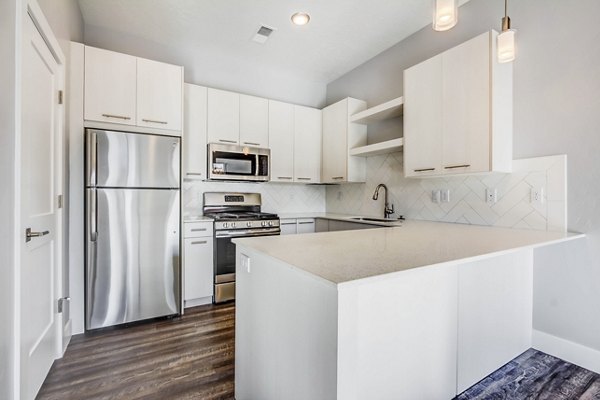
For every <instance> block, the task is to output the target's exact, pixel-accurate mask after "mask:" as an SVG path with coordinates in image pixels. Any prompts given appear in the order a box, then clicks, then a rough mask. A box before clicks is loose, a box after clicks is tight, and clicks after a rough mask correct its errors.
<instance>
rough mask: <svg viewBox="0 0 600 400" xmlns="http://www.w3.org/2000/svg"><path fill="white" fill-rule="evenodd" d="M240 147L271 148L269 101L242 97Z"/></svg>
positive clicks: (242, 95) (246, 96)
mask: <svg viewBox="0 0 600 400" xmlns="http://www.w3.org/2000/svg"><path fill="white" fill-rule="evenodd" d="M240 145H242V146H253V147H263V148H268V147H269V101H268V100H267V99H263V98H260V97H254V96H248V95H245V94H241V95H240Z"/></svg>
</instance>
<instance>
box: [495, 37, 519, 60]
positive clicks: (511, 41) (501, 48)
mask: <svg viewBox="0 0 600 400" xmlns="http://www.w3.org/2000/svg"><path fill="white" fill-rule="evenodd" d="M515 33H516V32H515V30H514V29H507V30H505V31H502V33H500V34H499V35H498V62H499V63H507V62H511V61H513V60H514V59H515V57H516V49H515Z"/></svg>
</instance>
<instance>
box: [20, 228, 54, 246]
mask: <svg viewBox="0 0 600 400" xmlns="http://www.w3.org/2000/svg"><path fill="white" fill-rule="evenodd" d="M49 233H50V231H43V232H33V231H32V230H31V228H27V229H25V243H28V242H31V239H32V238H37V237H42V236H46V235H48V234H49Z"/></svg>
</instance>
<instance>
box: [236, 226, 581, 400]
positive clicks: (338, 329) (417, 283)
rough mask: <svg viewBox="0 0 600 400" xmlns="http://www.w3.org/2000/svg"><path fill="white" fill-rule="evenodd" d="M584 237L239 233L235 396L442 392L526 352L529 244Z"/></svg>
mask: <svg viewBox="0 0 600 400" xmlns="http://www.w3.org/2000/svg"><path fill="white" fill-rule="evenodd" d="M582 237H583V235H580V234H572V233H562V232H541V231H528V230H514V229H503V228H493V227H481V226H471V225H459V224H446V223H436V222H425V221H414V220H409V221H405V222H404V223H403V226H401V227H393V228H381V229H367V230H361V231H342V232H324V233H315V234H306V235H292V236H281V237H268V238H245V239H239V240H237V239H236V240H235V243H236V244H237V267H236V275H237V288H236V290H237V293H236V295H237V299H238V301H237V310H236V357H235V359H236V371H237V372H236V378H235V392H236V398H237V399H238V400H246V399H264V400H269V399H283V398H285V399H319V400H321V399H323V400H326V399H344V400H347V399H350V400H353V399H365V398H369V399H392V398H393V399H417V398H418V399H451V398H453V397H454V396H455V395H456V394H457V393H460V392H462V391H463V390H464V389H466V388H468V387H469V386H471V385H473V384H474V383H476V382H478V381H479V380H481V379H482V378H484V377H485V376H486V375H488V374H489V373H491V372H493V371H494V370H496V369H497V368H499V367H500V366H502V365H503V364H505V363H506V362H508V361H510V360H511V359H512V358H514V357H515V356H517V355H518V354H520V353H522V352H523V351H525V350H527V349H528V348H530V347H531V343H532V341H531V335H532V302H533V253H534V249H535V248H537V247H541V246H548V245H552V244H556V243H560V242H564V241H569V240H576V239H580V238H582Z"/></svg>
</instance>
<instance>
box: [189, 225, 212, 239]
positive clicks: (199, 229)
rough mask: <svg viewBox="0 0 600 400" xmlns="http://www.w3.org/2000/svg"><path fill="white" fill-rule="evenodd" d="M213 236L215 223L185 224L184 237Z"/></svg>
mask: <svg viewBox="0 0 600 400" xmlns="http://www.w3.org/2000/svg"><path fill="white" fill-rule="evenodd" d="M212 235H213V222H212V221H210V222H208V221H207V222H186V223H184V224H183V237H184V238H186V239H187V238H195V237H205V236H210V237H212Z"/></svg>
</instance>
